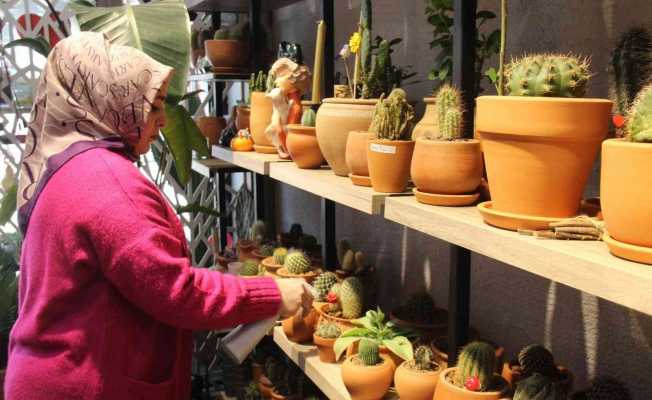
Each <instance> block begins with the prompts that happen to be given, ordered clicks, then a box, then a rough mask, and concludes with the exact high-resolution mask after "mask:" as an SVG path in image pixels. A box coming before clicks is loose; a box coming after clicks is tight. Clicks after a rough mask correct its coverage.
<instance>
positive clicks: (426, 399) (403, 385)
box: [394, 362, 441, 400]
mask: <svg viewBox="0 0 652 400" xmlns="http://www.w3.org/2000/svg"><path fill="white" fill-rule="evenodd" d="M440 372H441V369H439V368H437V369H436V370H434V371H416V370H413V369H410V368H408V367H407V366H406V363H405V362H404V363H402V364H401V365H400V366H399V367H398V368H397V369H396V372H395V373H394V386H395V387H396V391H397V392H398V396H399V397H400V398H401V400H432V398H433V396H434V395H435V388H436V387H437V381H438V380H439V373H440Z"/></svg>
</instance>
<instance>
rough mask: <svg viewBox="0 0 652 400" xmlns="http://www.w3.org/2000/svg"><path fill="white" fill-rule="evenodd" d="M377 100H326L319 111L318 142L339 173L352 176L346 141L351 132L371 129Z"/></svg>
mask: <svg viewBox="0 0 652 400" xmlns="http://www.w3.org/2000/svg"><path fill="white" fill-rule="evenodd" d="M377 101H378V100H377V99H368V100H367V99H364V100H363V99H336V98H329V99H324V101H323V103H322V105H321V107H319V110H318V111H317V123H316V128H317V141H318V142H319V148H320V149H321V153H322V154H323V155H324V158H325V159H326V161H327V162H328V165H329V166H330V167H331V169H332V170H333V172H334V173H335V175H339V176H348V174H349V168H348V167H347V166H346V142H347V139H348V137H349V132H351V131H359V130H368V129H369V125H371V116H372V114H373V111H374V106H375V105H376V102H377Z"/></svg>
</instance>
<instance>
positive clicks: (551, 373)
mask: <svg viewBox="0 0 652 400" xmlns="http://www.w3.org/2000/svg"><path fill="white" fill-rule="evenodd" d="M518 363H519V364H520V365H521V368H523V375H525V376H526V377H527V376H530V375H533V374H540V375H543V376H546V377H548V378H556V376H557V367H555V360H554V358H553V356H552V353H551V352H550V351H549V350H548V349H546V348H545V347H543V346H541V345H537V344H531V345H529V346H526V347H524V348H523V349H522V350H521V351H520V352H519V353H518Z"/></svg>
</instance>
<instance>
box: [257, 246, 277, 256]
mask: <svg viewBox="0 0 652 400" xmlns="http://www.w3.org/2000/svg"><path fill="white" fill-rule="evenodd" d="M260 255H261V256H263V257H272V256H273V255H274V246H272V245H271V244H264V245H262V246H260Z"/></svg>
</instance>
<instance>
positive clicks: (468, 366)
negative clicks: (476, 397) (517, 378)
mask: <svg viewBox="0 0 652 400" xmlns="http://www.w3.org/2000/svg"><path fill="white" fill-rule="evenodd" d="M495 370H496V350H494V348H493V347H492V346H491V345H490V344H487V343H484V342H471V343H469V344H467V345H466V346H464V348H463V349H462V352H461V353H460V356H459V359H458V361H457V369H456V372H455V385H456V386H458V387H461V388H464V387H466V386H467V383H468V382H469V381H470V380H471V379H473V378H475V379H477V380H478V381H479V388H478V390H477V391H480V392H487V391H490V390H491V389H492V386H493V379H494V371H495Z"/></svg>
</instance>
